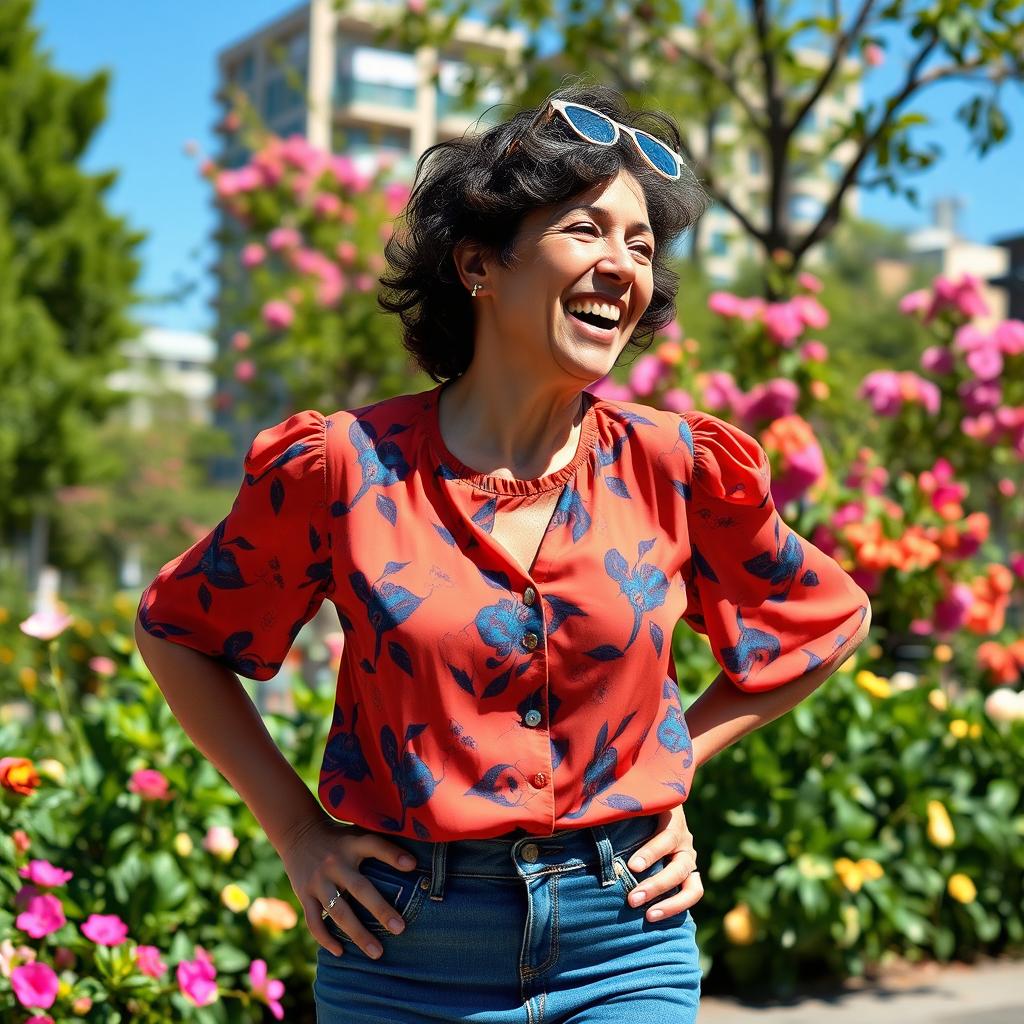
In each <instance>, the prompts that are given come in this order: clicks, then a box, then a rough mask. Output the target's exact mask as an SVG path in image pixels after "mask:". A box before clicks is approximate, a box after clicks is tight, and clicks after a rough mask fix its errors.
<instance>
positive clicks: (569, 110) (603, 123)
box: [565, 103, 615, 142]
mask: <svg viewBox="0 0 1024 1024" xmlns="http://www.w3.org/2000/svg"><path fill="white" fill-rule="evenodd" d="M565 116H566V117H568V118H569V120H570V121H571V122H572V125H573V127H574V128H575V129H576V130H577V131H578V132H582V133H583V134H584V135H586V137H587V138H588V139H592V140H593V141H594V142H611V141H612V140H613V139H614V138H615V125H613V124H612V122H611V121H609V120H608V118H606V117H604V116H602V115H600V114H594V113H592V112H591V111H589V110H585V109H584V108H583V107H577V106H574V105H573V104H571V103H570V104H567V105H566V107H565Z"/></svg>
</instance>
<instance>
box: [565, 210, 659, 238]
mask: <svg viewBox="0 0 1024 1024" xmlns="http://www.w3.org/2000/svg"><path fill="white" fill-rule="evenodd" d="M570 213H589V214H590V215H591V216H592V217H597V218H598V219H601V218H603V219H605V220H607V219H608V218H609V217H610V213H609V212H608V210H606V209H605V208H604V207H603V206H574V207H572V209H570V210H566V211H565V213H564V214H563V216H565V217H568V216H569V214H570ZM627 231H628V232H633V231H646V232H647V233H648V234H650V235H653V234H654V229H653V228H652V227H651V225H650V224H648V223H646V221H642V220H636V221H633V223H632V224H630V225H629V227H628V228H627Z"/></svg>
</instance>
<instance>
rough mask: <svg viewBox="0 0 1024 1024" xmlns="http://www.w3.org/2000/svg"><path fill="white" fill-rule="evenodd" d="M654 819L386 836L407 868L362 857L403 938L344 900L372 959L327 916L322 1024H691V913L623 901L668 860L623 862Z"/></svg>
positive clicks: (320, 982) (694, 976) (695, 984)
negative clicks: (536, 830)
mask: <svg viewBox="0 0 1024 1024" xmlns="http://www.w3.org/2000/svg"><path fill="white" fill-rule="evenodd" d="M656 823H657V815H642V816H635V817H631V818H626V819H623V820H621V821H617V822H612V823H610V824H607V825H594V826H589V827H586V828H581V829H569V830H565V831H562V832H556V833H554V835H551V836H545V837H538V836H529V835H527V834H525V833H522V835H521V838H515V835H514V834H513V835H510V836H509V837H505V836H502V837H498V838H494V839H460V840H453V841H450V842H437V843H432V842H427V841H423V840H416V839H410V838H408V837H406V836H388V839H389V841H390V842H392V843H394V844H395V845H396V846H401V847H402V848H403V849H406V850H408V851H409V852H410V853H411V854H412V855H413V856H414V857H415V858H416V867H415V868H414V869H412V870H411V871H408V872H406V871H402V870H400V869H398V868H393V867H391V865H389V864H386V863H384V862H383V861H380V860H378V859H377V858H375V857H367V858H366V859H365V860H363V861H362V863H361V864H360V870H361V871H362V872H363V873H364V874H365V875H366V876H367V878H369V879H370V881H371V882H372V883H373V884H374V885H375V886H376V887H377V888H378V889H379V890H380V892H381V893H382V894H383V896H384V897H385V899H387V900H388V901H389V902H390V903H392V904H393V905H394V906H395V909H396V910H398V912H399V913H400V914H401V916H402V918H403V919H404V920H405V930H404V931H403V932H402V933H401V934H400V935H392V934H391V932H389V931H388V930H387V928H385V927H384V925H382V924H380V923H379V922H378V921H377V919H376V918H375V917H373V916H372V915H371V914H370V912H369V911H368V910H367V909H366V908H365V907H364V906H363V904H362V903H360V902H359V901H358V900H356V899H355V898H353V897H350V896H348V894H346V895H345V897H344V898H345V899H348V900H349V905H350V906H351V907H352V908H353V910H354V913H355V914H356V916H357V917H358V918H359V920H360V921H361V922H362V923H363V924H365V925H366V927H367V929H368V930H369V931H370V932H371V933H372V934H373V935H374V936H376V937H377V938H378V939H379V941H380V944H381V946H383V947H384V953H383V955H382V956H381V957H380V958H379V959H377V960H374V959H372V958H370V957H368V956H367V955H366V954H365V953H364V952H363V951H362V950H361V949H360V948H359V946H357V945H356V944H355V943H354V942H353V941H352V939H351V938H349V936H348V935H346V934H345V932H343V931H342V930H341V928H339V926H338V925H337V924H336V923H335V922H334V920H333V919H332V918H328V919H327V921H326V924H327V927H328V930H329V931H330V932H331V934H332V935H334V936H335V938H337V939H339V941H340V942H341V944H342V946H343V947H344V952H343V953H342V955H341V956H335V955H334V954H333V953H331V952H330V951H329V950H327V949H324V948H323V946H318V947H317V948H318V952H317V969H316V978H315V980H314V983H313V994H314V998H315V1000H316V1009H317V1018H316V1019H317V1024H342V1022H344V1024H370V1022H373V1024H384V1022H386V1024H442V1022H447V1021H473V1022H474V1024H693V1022H694V1021H695V1020H696V1019H697V1006H698V1002H699V1000H700V982H701V977H702V972H701V968H700V964H699V960H698V949H697V943H696V931H697V926H696V924H695V923H694V920H693V917H692V916H691V914H690V911H689V910H684V911H682V912H681V913H679V914H675V915H672V916H670V917H665V918H661V919H660V920H657V921H648V920H647V919H646V917H645V916H644V915H645V912H646V911H647V910H648V909H649V908H650V902H648V903H647V904H645V905H642V906H640V907H631V906H630V905H629V904H628V903H627V902H626V894H627V893H628V892H630V890H632V889H633V888H634V887H635V886H636V885H637V884H638V883H639V882H642V881H643V880H644V879H645V878H647V877H648V876H650V875H653V874H656V873H657V872H658V871H660V870H661V869H662V868H664V867H665V866H666V864H667V863H668V858H665V857H663V858H662V859H661V860H658V861H656V862H655V863H654V864H650V865H648V866H647V867H646V868H644V869H643V870H642V871H637V872H633V871H631V870H630V869H629V868H628V867H626V861H628V860H629V858H630V856H631V855H632V854H633V852H635V851H636V850H637V849H638V848H639V847H640V846H641V845H642V844H643V843H644V842H645V841H646V840H647V839H649V838H650V836H651V835H653V834H654V831H655V827H656ZM677 892H679V886H675V887H674V888H672V889H670V890H669V891H668V892H666V893H664V894H662V895H661V896H659V897H658V898H659V899H665V898H667V897H668V896H670V895H673V894H675V893H677Z"/></svg>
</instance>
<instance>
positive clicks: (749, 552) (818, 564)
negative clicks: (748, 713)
mask: <svg viewBox="0 0 1024 1024" xmlns="http://www.w3.org/2000/svg"><path fill="white" fill-rule="evenodd" d="M681 417H682V419H681V424H680V431H679V432H680V435H681V436H682V438H683V440H684V441H685V442H686V446H687V448H688V449H689V452H690V456H691V459H692V473H691V475H690V481H691V483H690V487H689V493H688V494H686V493H685V492H684V500H685V504H686V516H687V528H688V533H689V540H690V570H689V577H688V601H687V606H686V612H685V613H684V615H683V618H684V620H685V621H686V622H687V624H688V625H690V626H691V627H692V628H693V629H694V630H696V631H697V632H699V633H704V634H706V635H707V637H708V639H709V640H710V643H711V649H712V651H713V652H714V655H715V659H716V660H717V661H718V663H719V664H720V665H721V666H722V668H723V670H724V671H725V673H726V675H727V676H728V677H729V678H730V679H731V680H732V681H733V683H735V685H736V686H738V687H739V688H740V689H741V690H745V691H748V692H760V691H762V690H771V689H774V688H775V687H777V686H783V685H785V684H786V683H788V682H791V681H793V680H795V679H798V678H799V677H800V676H802V675H804V674H806V673H807V672H808V671H810V670H811V669H813V668H815V667H816V666H818V665H820V664H821V663H822V662H825V661H830V660H833V659H835V658H837V657H838V656H839V655H840V654H841V653H842V652H843V649H844V648H846V647H847V645H848V643H849V641H850V640H851V638H852V637H853V636H854V634H855V633H856V632H857V630H858V628H859V627H860V626H861V624H862V623H863V621H864V619H865V617H867V616H869V615H870V611H871V603H870V599H869V598H868V595H867V594H866V593H865V591H864V590H863V589H862V588H861V587H859V586H858V585H857V583H856V582H855V581H854V580H853V578H852V577H851V576H850V575H849V573H847V572H846V571H845V570H844V569H843V568H842V566H840V565H839V563H838V562H836V560H835V559H834V558H832V557H831V556H830V555H827V554H825V553H824V552H823V551H821V550H820V549H819V548H817V547H815V546H814V545H813V544H812V543H811V542H810V541H808V540H806V539H805V538H803V537H801V536H800V535H799V534H797V533H796V532H795V531H794V530H791V529H790V528H789V527H788V526H787V525H786V524H785V523H784V522H783V521H782V518H781V516H780V515H779V514H778V512H777V511H776V509H775V503H774V501H773V500H772V495H771V489H770V485H771V464H770V462H769V460H768V455H767V453H766V452H765V451H764V449H763V448H762V447H761V445H760V444H758V442H757V441H756V440H755V439H754V438H753V437H751V436H750V435H749V434H747V433H745V432H744V431H742V430H740V429H739V428H738V427H734V426H732V425H731V424H729V423H726V422H725V421H724V420H721V419H719V418H718V417H716V416H712V415H710V414H709V413H704V412H697V411H693V412H687V413H683V414H681Z"/></svg>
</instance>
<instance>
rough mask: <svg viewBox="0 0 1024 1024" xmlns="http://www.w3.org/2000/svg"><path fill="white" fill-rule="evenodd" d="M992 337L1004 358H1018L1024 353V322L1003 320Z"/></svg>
mask: <svg viewBox="0 0 1024 1024" xmlns="http://www.w3.org/2000/svg"><path fill="white" fill-rule="evenodd" d="M993 337H994V340H995V343H996V345H998V346H999V350H1000V351H1001V352H1002V353H1003V355H1004V356H1019V355H1020V354H1021V353H1022V352H1024V320H1004V321H1003V322H1002V323H1001V324H1000V325H999V326H998V327H997V328H996V329H995V332H994V335H993Z"/></svg>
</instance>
